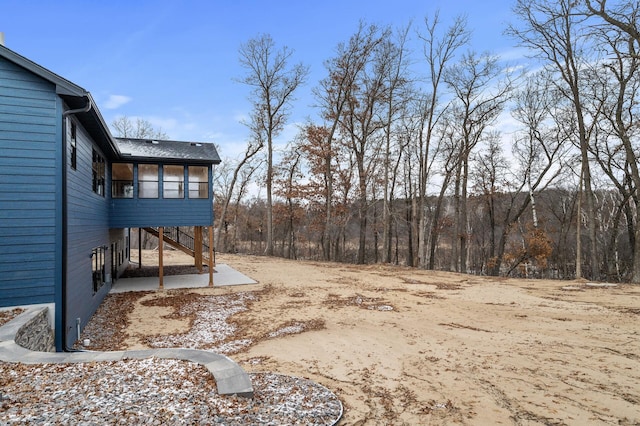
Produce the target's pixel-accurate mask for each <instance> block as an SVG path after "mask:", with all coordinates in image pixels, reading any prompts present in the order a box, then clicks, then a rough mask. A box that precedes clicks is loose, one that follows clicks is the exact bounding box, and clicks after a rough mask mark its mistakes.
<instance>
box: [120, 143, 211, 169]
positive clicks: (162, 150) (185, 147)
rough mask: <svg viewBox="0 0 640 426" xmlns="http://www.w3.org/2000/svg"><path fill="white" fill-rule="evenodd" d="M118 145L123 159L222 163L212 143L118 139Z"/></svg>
mask: <svg viewBox="0 0 640 426" xmlns="http://www.w3.org/2000/svg"><path fill="white" fill-rule="evenodd" d="M116 144H117V146H118V149H119V150H120V158H121V159H127V158H130V159H134V160H151V161H153V160H156V161H157V160H163V161H167V160H169V161H171V160H175V161H179V162H182V163H184V162H187V163H209V164H219V163H220V156H219V155H218V151H217V150H216V147H215V145H214V144H212V143H206V142H182V141H168V140H158V139H133V138H116Z"/></svg>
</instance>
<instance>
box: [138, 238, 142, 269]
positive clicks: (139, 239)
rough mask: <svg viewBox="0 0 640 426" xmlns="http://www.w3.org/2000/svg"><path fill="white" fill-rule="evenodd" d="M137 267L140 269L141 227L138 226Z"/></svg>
mask: <svg viewBox="0 0 640 426" xmlns="http://www.w3.org/2000/svg"><path fill="white" fill-rule="evenodd" d="M138 269H142V228H138Z"/></svg>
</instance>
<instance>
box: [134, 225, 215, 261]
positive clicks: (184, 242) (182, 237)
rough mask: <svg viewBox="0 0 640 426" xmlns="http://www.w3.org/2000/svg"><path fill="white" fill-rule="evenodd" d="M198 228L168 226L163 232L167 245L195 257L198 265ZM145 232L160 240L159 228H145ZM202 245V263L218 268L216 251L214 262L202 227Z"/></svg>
mask: <svg viewBox="0 0 640 426" xmlns="http://www.w3.org/2000/svg"><path fill="white" fill-rule="evenodd" d="M196 228H197V227H191V228H188V227H187V228H185V227H179V226H167V227H164V229H163V232H162V236H163V240H164V242H165V243H166V244H168V245H170V246H171V247H173V248H175V249H177V250H180V251H182V252H184V253H186V254H188V255H189V256H191V257H193V258H194V259H196V263H197V260H198V253H197V249H196V246H197V245H198V241H197V240H198V238H197V235H196V234H197V230H196ZM143 229H144V230H145V232H147V233H149V234H151V235H153V236H155V237H156V238H158V239H159V238H160V232H159V229H158V228H157V227H152V228H143ZM199 240H200V244H201V245H202V247H201V250H200V252H201V256H202V263H203V264H204V265H207V266H212V267H215V266H216V253H215V251H214V252H213V262H212V261H211V260H210V259H209V245H208V244H206V243H205V242H204V240H203V238H202V227H200V237H199Z"/></svg>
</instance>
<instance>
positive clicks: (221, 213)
mask: <svg viewBox="0 0 640 426" xmlns="http://www.w3.org/2000/svg"><path fill="white" fill-rule="evenodd" d="M639 10H640V7H639V5H638V3H637V1H632V0H620V1H615V2H614V1H611V0H579V1H568V0H555V1H551V0H533V1H529V0H516V1H515V2H514V4H513V9H512V11H513V23H512V24H510V25H509V26H508V27H507V28H506V29H505V36H506V37H510V38H511V39H512V40H513V41H514V46H517V47H520V48H523V49H526V51H527V52H528V53H529V55H530V56H531V58H532V61H533V63H534V64H535V68H533V69H526V70H521V69H518V67H514V66H512V65H510V64H508V63H507V62H506V61H504V60H502V59H501V58H500V57H498V56H497V55H495V54H493V53H491V52H478V51H476V50H474V49H473V48H472V44H471V33H470V31H469V29H468V27H467V22H466V19H465V18H464V17H457V18H455V19H453V20H451V21H450V22H443V21H442V20H441V19H440V16H439V14H435V15H434V16H431V17H427V18H425V19H424V20H423V22H421V23H420V25H407V26H405V27H403V28H401V29H392V28H391V27H385V26H380V25H370V24H367V23H364V22H363V23H360V24H359V26H358V27H357V28H356V29H355V32H354V33H353V35H352V36H351V37H350V38H349V39H348V40H345V41H344V42H342V43H340V44H339V45H338V46H336V48H335V51H334V55H333V56H332V57H330V58H328V59H326V60H325V62H324V65H325V70H324V71H325V73H324V77H323V78H322V79H321V80H320V81H318V82H315V84H314V85H313V94H314V98H315V112H316V118H314V119H309V120H308V121H307V122H305V123H303V124H302V125H300V127H299V132H298V134H297V136H296V137H295V138H294V139H293V140H291V141H289V143H288V145H287V147H286V148H285V149H283V150H277V149H276V148H275V142H274V141H275V140H276V139H277V138H278V136H279V135H281V133H282V130H283V129H284V126H285V125H286V124H287V120H288V119H289V117H290V113H291V110H292V108H294V107H295V105H294V104H295V94H296V90H298V89H299V87H301V86H302V85H303V84H308V82H307V79H308V76H309V68H308V67H307V66H305V65H304V64H302V63H294V62H293V58H294V53H295V52H293V51H291V50H290V49H288V48H287V47H278V46H277V45H276V43H275V41H274V40H273V39H272V38H271V37H270V36H269V35H261V36H258V37H256V38H255V39H252V40H249V41H248V42H247V43H245V44H243V45H242V46H240V49H239V60H240V64H241V65H242V66H243V67H244V69H245V71H246V74H245V75H244V76H241V77H240V78H239V79H238V81H240V82H242V83H244V84H246V85H247V86H248V87H250V88H251V95H250V101H251V102H252V113H251V115H250V119H249V120H248V122H247V123H246V124H247V128H248V129H249V137H248V140H247V146H246V150H245V152H244V154H243V155H242V157H241V158H240V159H238V160H228V161H225V162H224V163H223V164H222V165H221V166H219V167H218V168H217V169H216V171H215V178H216V184H215V188H216V194H215V195H216V203H215V209H216V224H215V226H216V249H217V250H218V251H221V252H226V251H235V252H253V253H264V254H267V255H276V256H284V257H288V258H293V259H297V258H305V259H318V260H328V261H339V262H354V263H360V264H362V263H371V262H384V263H397V264H403V265H407V266H411V267H419V268H425V269H442V270H450V271H458V272H465V273H478V274H487V275H507V276H513V275H522V276H539V277H552V278H563V279H567V278H583V277H584V278H588V279H593V280H615V281H630V282H634V283H638V282H640V223H639V222H638V211H639V202H640V200H639V194H638V188H639V187H640V173H639V171H638V161H637V160H638V155H639V154H640V152H639V148H640V147H639V144H638V132H639V131H640V128H639V125H638V122H637V121H636V115H637V113H638V89H639V87H640V78H639V74H638V64H639V60H640V58H639V56H638V50H637V49H638V48H639V47H640V32H639V31H638V26H637V20H638V14H639ZM416 45H417V46H419V49H413V48H412V47H414V46H416ZM507 121H508V122H509V123H510V127H511V128H512V129H511V130H510V131H509V132H508V133H506V132H504V131H501V129H503V128H504V126H505V122H507ZM252 185H258V186H259V187H260V188H264V190H265V191H266V194H265V195H266V198H265V197H263V196H261V195H260V196H255V194H252V192H251V191H250V188H251V186H252Z"/></svg>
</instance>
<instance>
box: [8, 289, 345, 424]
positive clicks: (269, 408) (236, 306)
mask: <svg viewBox="0 0 640 426" xmlns="http://www.w3.org/2000/svg"><path fill="white" fill-rule="evenodd" d="M146 294H147V293H145V292H137V293H136V292H132V293H119V294H110V295H108V296H107V298H106V299H105V300H104V301H103V303H102V305H101V306H100V308H99V309H98V311H97V312H96V313H95V314H94V316H93V317H92V318H91V320H90V321H89V323H88V324H87V326H86V327H85V329H84V330H83V333H82V339H81V341H82V340H83V339H85V338H87V339H90V341H91V345H90V347H89V349H91V350H102V351H109V350H122V349H125V345H124V340H125V339H126V338H127V337H128V336H127V334H126V332H125V330H126V328H127V327H128V326H129V322H128V320H127V318H128V316H129V314H130V313H131V311H132V310H133V307H134V304H135V303H136V301H138V300H139V299H140V298H141V297H143V296H144V295H146ZM167 296H168V297H166V298H164V299H162V300H155V301H154V302H150V303H151V304H159V303H167V304H172V305H173V306H175V307H176V308H178V309H177V312H176V314H175V315H176V316H177V317H183V318H184V317H190V318H192V319H193V321H192V327H191V330H190V331H189V332H187V333H184V334H179V335H164V336H149V337H148V340H147V343H148V344H149V345H150V346H151V347H158V348H159V347H183V348H184V347H186V348H194V349H196V348H197V349H206V350H213V351H216V352H218V353H223V354H227V355H231V354H233V353H235V352H238V351H241V350H242V349H244V348H246V347H247V346H248V345H250V344H251V343H252V341H251V340H248V339H246V338H245V336H242V335H241V334H238V330H236V328H235V326H234V325H233V324H232V323H231V321H230V318H231V317H232V316H233V315H234V314H236V313H238V312H242V311H244V310H247V309H249V305H250V302H252V301H255V300H257V298H258V294H257V293H256V292H239V293H235V294H233V295H217V296H202V295H196V294H190V293H188V292H185V291H171V292H167ZM18 313H19V312H12V313H11V315H10V314H7V315H6V318H5V320H10V319H11V318H12V317H13V316H15V315H17V314H18ZM2 319H3V318H2V317H1V316H0V321H1V320H2ZM321 327H323V324H316V323H310V324H306V323H298V322H294V323H291V324H286V325H284V326H282V327H280V328H279V329H277V330H276V331H274V332H273V333H271V334H270V335H269V336H267V337H268V338H276V337H279V336H282V335H286V334H295V333H299V332H303V331H305V330H307V329H317V328H321ZM76 349H82V345H81V344H79V343H77V344H76ZM249 376H250V377H251V381H252V384H253V388H254V398H253V399H247V398H239V397H233V396H221V395H218V394H217V391H216V387H215V379H214V378H213V376H212V375H211V373H210V372H209V371H208V370H207V369H206V368H205V367H203V366H201V365H199V364H196V363H192V362H187V361H178V360H167V359H162V360H161V359H154V358H151V359H145V360H124V361H120V362H92V363H83V364H41V365H24V364H13V363H2V362H0V424H2V425H5V424H6V425H16V424H21V425H22V424H42V425H53V424H55V425H58V424H62V425H66V424H68V425H102V424H123V425H124V424H126V425H165V424H175V425H201V424H224V425H333V424H335V423H337V421H338V420H339V419H340V418H341V417H342V404H341V402H340V400H339V399H338V398H337V397H336V395H335V394H333V393H332V392H331V391H330V390H328V389H327V388H325V387H324V386H321V385H319V384H317V383H315V382H313V381H310V380H306V379H303V378H297V377H291V376H285V375H280V374H275V373H249Z"/></svg>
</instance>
